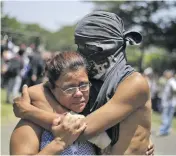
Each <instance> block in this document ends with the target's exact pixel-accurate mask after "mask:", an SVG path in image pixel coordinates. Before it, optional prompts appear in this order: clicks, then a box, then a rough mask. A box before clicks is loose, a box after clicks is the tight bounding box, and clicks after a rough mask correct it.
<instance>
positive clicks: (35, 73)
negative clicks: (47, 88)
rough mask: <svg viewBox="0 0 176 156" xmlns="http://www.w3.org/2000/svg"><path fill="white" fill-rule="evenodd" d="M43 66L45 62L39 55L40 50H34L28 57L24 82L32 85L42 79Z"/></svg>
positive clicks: (40, 81)
mask: <svg viewBox="0 0 176 156" xmlns="http://www.w3.org/2000/svg"><path fill="white" fill-rule="evenodd" d="M44 68H45V62H44V60H43V58H42V56H41V52H40V51H38V50H36V51H34V52H33V54H32V55H31V56H30V57H29V65H28V71H27V73H26V76H27V79H26V82H25V84H27V85H28V86H33V85H36V84H39V83H42V81H43V75H42V74H43V72H44Z"/></svg>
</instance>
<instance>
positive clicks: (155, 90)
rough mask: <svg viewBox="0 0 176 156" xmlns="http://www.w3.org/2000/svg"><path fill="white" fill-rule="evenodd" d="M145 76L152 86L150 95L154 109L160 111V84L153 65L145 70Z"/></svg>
mask: <svg viewBox="0 0 176 156" xmlns="http://www.w3.org/2000/svg"><path fill="white" fill-rule="evenodd" d="M144 76H145V78H146V79H147V81H148V84H149V87H150V95H151V100H152V109H153V110H154V111H158V85H157V80H156V77H155V74H154V72H153V69H152V68H151V67H148V68H146V69H145V70H144Z"/></svg>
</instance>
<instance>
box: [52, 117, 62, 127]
mask: <svg viewBox="0 0 176 156" xmlns="http://www.w3.org/2000/svg"><path fill="white" fill-rule="evenodd" d="M60 122H61V118H60V117H58V118H56V119H54V120H53V126H57V125H59V124H60Z"/></svg>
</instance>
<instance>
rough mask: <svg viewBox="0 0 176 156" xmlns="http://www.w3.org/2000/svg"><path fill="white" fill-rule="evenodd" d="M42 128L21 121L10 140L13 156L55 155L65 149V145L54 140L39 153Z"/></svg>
mask: <svg viewBox="0 0 176 156" xmlns="http://www.w3.org/2000/svg"><path fill="white" fill-rule="evenodd" d="M40 135H41V128H40V127H39V126H37V125H35V124H33V123H31V122H29V121H26V120H20V121H19V123H18V124H17V126H16V128H15V129H14V131H13V133H12V136H11V139H10V154H11V155H53V154H58V153H60V152H61V151H63V150H64V148H65V143H64V142H62V141H60V140H59V139H57V138H56V139H54V140H53V141H52V142H51V143H50V144H49V145H48V146H46V147H45V148H44V149H42V151H40V152H39V145H40V142H39V141H40Z"/></svg>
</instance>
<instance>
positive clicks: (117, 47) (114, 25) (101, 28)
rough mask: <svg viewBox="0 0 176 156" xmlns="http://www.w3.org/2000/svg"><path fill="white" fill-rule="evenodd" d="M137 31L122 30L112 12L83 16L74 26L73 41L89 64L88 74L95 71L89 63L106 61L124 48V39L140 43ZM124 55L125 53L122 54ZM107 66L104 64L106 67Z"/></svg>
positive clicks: (120, 21) (118, 20)
mask: <svg viewBox="0 0 176 156" xmlns="http://www.w3.org/2000/svg"><path fill="white" fill-rule="evenodd" d="M141 40H142V36H141V35H140V34H139V33H138V32H134V31H130V32H126V31H125V30H124V24H123V21H122V19H121V18H120V17H119V16H117V15H116V14H114V13H110V12H104V11H95V12H92V13H90V14H88V15H87V16H85V17H84V18H83V19H82V20H81V21H79V23H78V24H77V26H76V29H75V43H76V44H77V45H78V51H79V52H80V53H81V54H82V55H83V56H85V57H86V59H87V60H88V62H91V64H90V68H91V70H90V72H92V73H90V75H94V74H93V73H94V72H97V71H96V70H95V69H93V67H92V66H91V65H94V64H93V63H92V62H95V63H96V64H97V65H100V64H104V63H106V62H107V63H108V62H109V60H108V57H109V56H110V55H114V53H116V56H117V54H118V53H117V51H118V52H121V51H122V50H124V49H125V46H126V41H129V43H130V44H135V43H140V42H141ZM124 55H125V54H124ZM107 67H108V66H105V68H107Z"/></svg>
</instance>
